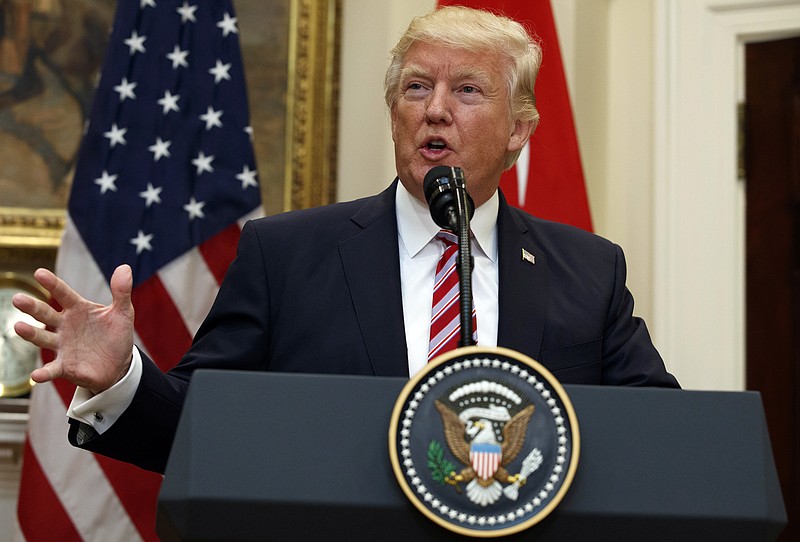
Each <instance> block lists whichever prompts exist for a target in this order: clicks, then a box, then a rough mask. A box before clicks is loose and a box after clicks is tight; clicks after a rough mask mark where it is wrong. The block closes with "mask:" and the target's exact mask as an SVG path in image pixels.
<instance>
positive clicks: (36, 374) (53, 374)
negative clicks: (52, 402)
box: [31, 361, 61, 384]
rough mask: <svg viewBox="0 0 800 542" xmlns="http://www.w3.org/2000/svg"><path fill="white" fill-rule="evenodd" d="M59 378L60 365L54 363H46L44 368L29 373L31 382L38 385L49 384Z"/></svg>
mask: <svg viewBox="0 0 800 542" xmlns="http://www.w3.org/2000/svg"><path fill="white" fill-rule="evenodd" d="M59 377H61V364H60V363H58V362H55V361H52V362H50V363H48V364H47V365H45V366H44V367H39V368H38V369H35V370H34V371H33V372H32V373H31V380H33V381H34V382H36V383H38V384H42V383H44V382H50V381H51V380H55V379H56V378H59Z"/></svg>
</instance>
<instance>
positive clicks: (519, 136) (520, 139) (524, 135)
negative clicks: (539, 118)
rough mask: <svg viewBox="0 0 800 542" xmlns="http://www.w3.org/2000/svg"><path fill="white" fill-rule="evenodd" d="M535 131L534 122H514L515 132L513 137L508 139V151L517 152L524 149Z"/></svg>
mask: <svg viewBox="0 0 800 542" xmlns="http://www.w3.org/2000/svg"><path fill="white" fill-rule="evenodd" d="M535 129H536V126H534V121H532V120H528V121H524V120H519V119H517V120H516V121H515V122H514V131H513V132H511V137H510V138H509V139H508V147H506V151H508V152H517V151H518V150H520V149H521V148H522V147H524V146H525V144H526V143H527V142H528V140H529V139H530V138H531V135H532V134H533V131H534V130H535Z"/></svg>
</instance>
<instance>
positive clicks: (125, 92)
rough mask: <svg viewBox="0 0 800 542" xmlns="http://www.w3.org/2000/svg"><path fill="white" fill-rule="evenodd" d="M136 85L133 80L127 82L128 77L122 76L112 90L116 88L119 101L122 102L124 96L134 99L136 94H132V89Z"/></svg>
mask: <svg viewBox="0 0 800 542" xmlns="http://www.w3.org/2000/svg"><path fill="white" fill-rule="evenodd" d="M136 85H137V83H135V82H133V81H131V82H130V83H129V82H128V78H127V77H123V78H122V82H121V83H120V84H119V85H117V86H115V87H114V90H116V91H117V92H118V93H119V101H120V102H124V101H125V98H130V99H131V100H135V99H136V94H134V92H133V89H135V88H136Z"/></svg>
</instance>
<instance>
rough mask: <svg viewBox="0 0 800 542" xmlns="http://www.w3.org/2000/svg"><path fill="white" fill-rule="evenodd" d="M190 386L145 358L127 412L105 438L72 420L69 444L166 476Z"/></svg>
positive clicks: (106, 432)
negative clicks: (140, 376)
mask: <svg viewBox="0 0 800 542" xmlns="http://www.w3.org/2000/svg"><path fill="white" fill-rule="evenodd" d="M187 387H188V382H185V381H183V380H180V379H175V378H170V377H167V376H165V375H164V374H163V373H162V372H161V370H160V369H159V368H158V367H157V366H156V365H155V364H154V363H153V362H152V361H150V359H148V358H147V357H146V356H144V355H142V379H141V381H140V384H139V387H138V389H137V391H136V395H135V396H134V399H133V401H132V402H131V404H130V406H129V407H128V408H127V409H126V410H125V412H123V413H122V415H121V416H120V417H119V419H118V420H117V421H116V422H114V424H113V425H112V426H111V427H110V428H109V429H108V430H107V431H105V432H104V433H103V434H102V435H99V434H98V433H97V432H96V431H95V430H94V429H93V428H92V427H91V426H89V425H86V424H84V423H82V422H79V421H77V420H73V419H70V420H69V423H70V430H69V441H70V443H71V444H72V445H73V446H77V447H79V448H83V449H84V450H89V451H91V452H95V453H98V454H101V455H105V456H108V457H113V458H114V459H118V460H120V461H125V462H127V463H133V464H134V465H137V466H139V467H141V468H143V469H146V470H151V471H155V472H159V473H163V472H164V469H165V467H166V463H167V458H168V457H169V452H170V449H171V448H172V439H173V436H174V434H175V430H176V429H177V426H178V419H179V417H180V413H181V407H182V404H183V398H184V396H185V394H186V388H187Z"/></svg>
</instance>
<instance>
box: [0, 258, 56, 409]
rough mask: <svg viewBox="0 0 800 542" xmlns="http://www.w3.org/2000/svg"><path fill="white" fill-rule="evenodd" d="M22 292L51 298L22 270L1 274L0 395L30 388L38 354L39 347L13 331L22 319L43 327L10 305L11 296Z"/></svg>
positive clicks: (23, 393)
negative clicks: (23, 273)
mask: <svg viewBox="0 0 800 542" xmlns="http://www.w3.org/2000/svg"><path fill="white" fill-rule="evenodd" d="M19 292H22V293H25V294H28V295H31V296H33V297H36V298H38V299H41V300H43V301H46V300H47V298H48V295H47V292H46V291H45V290H44V289H43V288H41V287H40V286H39V285H38V284H37V283H36V282H34V281H33V279H29V278H27V277H25V276H24V275H21V274H19V273H0V397H19V396H21V395H25V394H26V393H28V392H29V391H30V390H31V386H32V384H31V381H30V374H31V371H33V370H34V369H35V368H36V363H37V360H38V357H39V348H38V347H37V346H34V345H33V344H31V343H29V342H28V341H26V340H24V339H22V338H21V337H20V336H19V335H17V333H16V332H15V331H14V324H15V323H16V322H19V321H24V322H28V323H29V324H31V325H33V326H39V327H43V326H42V324H40V323H39V322H37V321H36V320H34V319H33V318H32V317H30V316H28V315H27V314H25V313H24V312H22V311H20V310H19V309H17V308H16V307H14V305H12V304H11V298H12V297H13V296H14V294H16V293H19Z"/></svg>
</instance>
